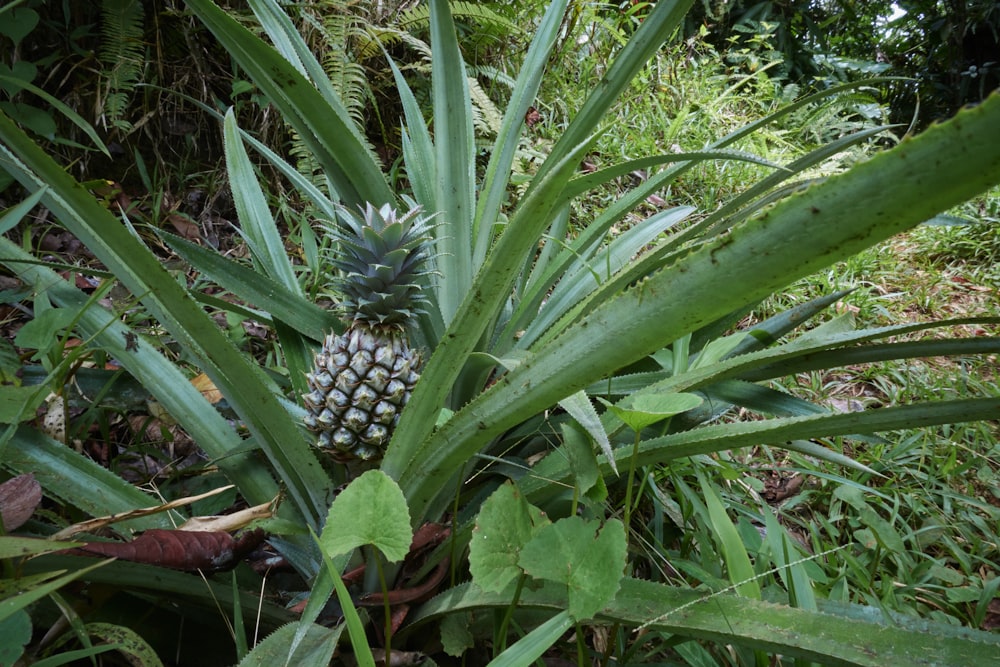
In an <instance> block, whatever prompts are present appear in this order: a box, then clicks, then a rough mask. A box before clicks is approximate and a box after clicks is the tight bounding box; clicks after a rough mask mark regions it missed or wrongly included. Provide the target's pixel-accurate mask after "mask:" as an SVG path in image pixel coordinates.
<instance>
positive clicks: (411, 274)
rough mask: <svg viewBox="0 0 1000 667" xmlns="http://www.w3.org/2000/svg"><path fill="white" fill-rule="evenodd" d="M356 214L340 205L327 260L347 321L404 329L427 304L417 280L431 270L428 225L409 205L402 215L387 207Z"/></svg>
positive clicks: (365, 210)
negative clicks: (338, 223)
mask: <svg viewBox="0 0 1000 667" xmlns="http://www.w3.org/2000/svg"><path fill="white" fill-rule="evenodd" d="M359 210H360V213H361V215H357V214H355V213H352V212H351V211H349V210H348V209H346V208H344V207H340V209H339V212H340V221H341V223H342V224H341V226H340V227H337V228H334V227H328V230H329V231H330V232H331V233H332V234H333V235H334V236H335V237H336V239H337V240H338V241H339V248H337V250H336V252H335V254H334V255H333V257H332V258H331V263H332V264H333V266H334V267H336V268H337V269H339V270H340V277H339V280H338V287H339V291H340V294H341V308H342V309H343V311H344V315H345V317H346V319H348V320H349V321H351V322H361V323H364V324H367V325H368V326H370V327H382V328H399V329H403V328H405V327H406V325H407V324H408V323H409V322H410V321H411V320H412V319H414V318H415V317H416V315H417V314H419V313H421V312H423V311H421V310H420V308H419V305H420V304H421V303H422V302H425V301H427V297H426V296H424V295H423V294H422V293H421V286H420V284H419V279H420V278H421V277H422V276H425V275H427V274H428V273H430V271H429V270H428V268H427V264H428V260H429V258H430V252H429V240H430V234H429V229H430V227H429V225H428V224H427V222H426V219H425V218H423V217H422V216H421V215H420V211H421V209H420V207H419V206H416V205H414V206H413V207H411V208H410V210H408V211H406V213H404V214H403V215H399V213H398V212H397V211H396V209H394V208H393V207H392V206H391V205H389V204H385V205H383V206H382V207H381V208H378V209H376V208H375V207H374V206H373V205H372V204H370V203H369V204H367V205H366V206H365V208H364V209H363V210H361V209H360V207H359Z"/></svg>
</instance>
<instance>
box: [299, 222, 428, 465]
mask: <svg viewBox="0 0 1000 667" xmlns="http://www.w3.org/2000/svg"><path fill="white" fill-rule="evenodd" d="M341 218H342V222H343V225H342V226H341V227H340V228H331V229H330V232H331V233H332V234H333V235H334V236H335V237H336V240H337V241H338V244H337V253H336V254H335V256H334V257H333V258H332V263H333V265H334V267H335V268H337V269H338V270H339V271H340V277H339V292H340V294H341V296H342V301H341V308H342V310H343V314H344V319H345V322H346V323H347V325H348V327H347V330H346V331H345V332H344V333H343V334H342V335H339V336H338V335H336V334H330V335H329V336H327V337H326V340H325V341H324V343H323V347H322V349H321V350H320V351H319V353H318V354H317V355H316V359H315V363H314V365H313V370H312V372H311V373H309V375H308V382H309V389H310V392H309V393H308V394H306V395H305V396H303V402H304V403H305V406H306V410H307V411H308V414H307V415H306V419H305V422H306V426H308V427H309V428H310V429H311V430H313V431H315V432H316V433H317V434H318V441H317V444H318V446H319V447H320V448H322V449H324V450H328V451H330V453H331V454H333V455H334V457H335V458H337V459H338V460H341V461H349V460H352V459H364V460H371V459H377V458H380V457H381V456H382V454H383V452H384V450H385V447H386V445H388V444H389V439H390V438H391V437H392V431H393V429H394V428H395V426H396V422H397V421H399V415H400V413H401V412H402V410H403V407H404V406H405V405H406V402H407V401H408V400H409V398H410V392H411V391H412V390H413V387H414V385H415V384H416V383H417V380H418V379H419V378H420V375H419V373H420V365H421V360H420V355H419V354H418V353H416V352H414V351H413V350H411V349H410V347H409V344H408V341H407V337H406V329H407V326H408V325H409V324H411V323H412V321H413V320H414V319H415V318H416V316H417V315H418V314H419V312H420V311H419V309H418V306H419V304H420V303H421V302H422V301H424V300H425V299H424V297H423V295H422V294H421V292H420V286H419V284H418V280H419V278H420V276H423V275H425V274H426V273H427V268H426V267H427V261H428V256H429V254H428V238H429V236H428V231H427V226H426V224H425V223H424V221H423V219H422V218H421V217H420V209H419V207H414V208H412V209H411V210H409V211H408V212H406V214H404V215H402V216H399V215H398V214H397V212H396V211H395V210H394V209H393V208H392V207H391V206H390V205H388V204H386V205H385V206H382V207H381V208H379V209H376V208H375V207H373V206H372V205H371V204H368V206H367V207H366V208H365V210H364V212H363V215H362V216H357V215H354V214H352V213H350V212H348V211H346V210H343V209H342V210H341Z"/></svg>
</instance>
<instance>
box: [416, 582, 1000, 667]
mask: <svg viewBox="0 0 1000 667" xmlns="http://www.w3.org/2000/svg"><path fill="white" fill-rule="evenodd" d="M509 604H510V596H509V594H504V593H487V592H484V591H482V590H480V589H478V588H476V587H475V586H472V585H468V584H466V585H462V586H457V587H455V588H453V589H451V590H449V591H447V592H445V593H443V594H441V595H439V596H438V597H436V598H434V599H433V600H431V601H430V602H427V603H425V604H424V605H423V606H421V608H420V609H419V610H418V611H417V613H416V614H415V615H414V617H413V618H412V619H411V625H410V626H409V627H410V628H412V629H414V630H420V629H421V628H423V627H424V626H425V623H426V622H427V621H429V620H433V619H436V618H438V617H440V616H442V615H445V614H450V613H460V612H465V611H474V610H478V609H503V608H505V607H506V606H507V605H509ZM566 604H567V600H566V595H565V593H564V592H563V591H559V590H557V587H555V586H550V585H545V586H542V587H541V588H539V589H537V590H525V591H524V592H523V594H522V596H521V598H520V600H519V605H520V606H521V607H523V608H525V609H530V608H537V609H552V610H557V611H561V610H563V609H565V608H566ZM821 609H822V610H823V613H818V612H814V611H809V610H806V609H796V608H794V607H788V606H784V605H778V604H773V603H769V602H761V601H759V600H751V599H747V598H744V597H739V596H735V595H705V594H704V593H702V592H699V591H693V590H689V589H680V588H676V587H672V586H667V585H664V584H658V583H653V582H649V581H639V580H636V579H624V580H623V581H622V585H621V588H620V589H619V591H618V594H617V595H616V596H615V599H614V601H613V602H612V603H611V604H610V605H608V606H607V607H606V608H605V609H604V611H603V612H602V614H601V615H600V616H599V618H601V619H603V620H605V621H606V622H620V623H624V624H626V625H629V626H638V625H642V624H644V623H648V624H649V625H650V626H651V627H653V628H655V629H657V630H660V631H663V632H667V633H670V634H672V635H677V636H680V637H691V638H697V639H703V640H709V641H715V642H719V643H721V644H740V645H745V646H749V647H752V648H756V649H761V650H765V651H768V652H770V653H774V654H781V655H783V656H787V657H790V658H801V659H805V660H814V661H817V662H820V663H822V664H824V665H860V666H865V667H883V666H884V665H887V664H892V665H955V666H958V665H979V664H989V663H990V662H992V661H993V659H994V656H996V654H997V652H998V651H1000V638H998V637H997V636H996V635H995V634H991V633H987V632H981V631H976V630H969V629H966V628H954V627H952V626H946V625H943V624H935V623H928V622H926V621H922V620H919V619H907V618H903V617H901V616H894V617H892V618H885V617H884V616H883V615H882V614H881V613H880V612H879V610H877V609H874V608H871V607H862V606H859V605H849V606H837V605H821ZM873 621H874V622H873Z"/></svg>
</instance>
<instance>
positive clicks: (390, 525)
mask: <svg viewBox="0 0 1000 667" xmlns="http://www.w3.org/2000/svg"><path fill="white" fill-rule="evenodd" d="M412 541H413V530H412V529H411V528H410V512H409V510H408V509H407V507H406V500H405V499H404V498H403V492H402V491H400V489H399V486H398V485H397V484H396V482H394V481H393V480H392V478H391V477H389V476H388V475H386V474H385V473H384V472H382V471H380V470H369V471H368V472H366V473H364V474H363V475H361V476H360V477H358V478H357V479H355V480H354V481H353V482H351V483H350V484H349V485H348V486H347V488H346V489H344V490H343V491H342V492H341V493H340V495H338V496H337V499H336V500H334V501H333V505H331V506H330V513H329V515H327V518H326V525H325V526H324V527H323V534H322V535H321V536H320V545H321V546H322V547H323V549H324V550H325V551H326V552H327V553H328V554H329V555H330V556H331V557H333V556H339V555H341V554H346V553H348V552H349V551H351V550H352V549H356V548H358V547H360V546H364V545H366V544H370V545H373V546H375V547H376V548H378V550H379V551H381V552H382V553H383V554H384V555H385V557H386V559H387V560H389V561H390V562H396V561H400V560H403V558H405V557H406V554H407V553H409V551H410V543H411V542H412Z"/></svg>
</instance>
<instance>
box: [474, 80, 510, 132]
mask: <svg viewBox="0 0 1000 667" xmlns="http://www.w3.org/2000/svg"><path fill="white" fill-rule="evenodd" d="M468 79H469V97H470V98H472V123H473V125H475V127H476V130H477V131H478V132H477V133H478V134H481V135H485V136H488V137H489V136H496V135H497V134H498V133H499V132H500V126H501V125H502V124H503V114H502V113H500V110H499V109H497V106H496V105H495V104H494V103H493V100H491V99H490V96H489V95H487V94H486V91H484V90H483V89H482V86H480V85H479V81H477V80H476V79H475V78H473V77H471V76H470V77H468Z"/></svg>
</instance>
